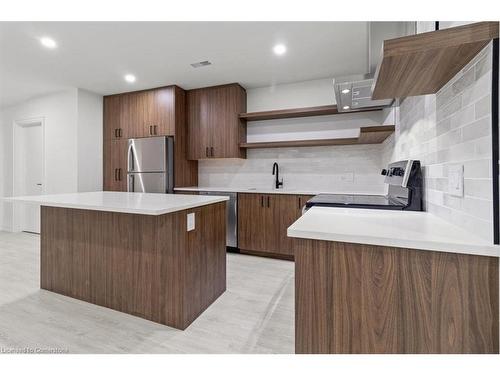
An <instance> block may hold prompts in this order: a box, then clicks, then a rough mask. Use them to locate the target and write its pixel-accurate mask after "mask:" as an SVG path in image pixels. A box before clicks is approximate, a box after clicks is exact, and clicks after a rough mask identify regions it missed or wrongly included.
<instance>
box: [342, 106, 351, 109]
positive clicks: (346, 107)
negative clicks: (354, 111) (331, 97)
mask: <svg viewBox="0 0 500 375" xmlns="http://www.w3.org/2000/svg"><path fill="white" fill-rule="evenodd" d="M349 108H351V107H349V106H348V105H345V106H343V107H342V109H349Z"/></svg>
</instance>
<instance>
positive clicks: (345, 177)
mask: <svg viewBox="0 0 500 375" xmlns="http://www.w3.org/2000/svg"><path fill="white" fill-rule="evenodd" d="M340 181H342V182H350V183H352V182H354V173H353V172H345V173H342V174H341V175H340Z"/></svg>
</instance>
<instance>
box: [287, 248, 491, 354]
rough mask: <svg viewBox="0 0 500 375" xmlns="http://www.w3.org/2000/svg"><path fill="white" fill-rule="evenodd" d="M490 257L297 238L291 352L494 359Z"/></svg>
mask: <svg viewBox="0 0 500 375" xmlns="http://www.w3.org/2000/svg"><path fill="white" fill-rule="evenodd" d="M498 286H499V285H498V258H494V257H485V256H476V255H463V254H455V253H443V252H433V251H424V250H412V249H402V248H391V247H381V246H372V245H360V244H351V243H341V242H329V241H316V240H303V239H297V241H296V242H295V351H296V353H498V352H499V347H498V339H499V336H498V329H499V326H498V321H499V316H498V312H499V310H498Z"/></svg>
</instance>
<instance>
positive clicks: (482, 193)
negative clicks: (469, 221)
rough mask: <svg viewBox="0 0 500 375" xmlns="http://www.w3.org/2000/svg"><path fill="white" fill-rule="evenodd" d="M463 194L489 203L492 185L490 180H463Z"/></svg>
mask: <svg viewBox="0 0 500 375" xmlns="http://www.w3.org/2000/svg"><path fill="white" fill-rule="evenodd" d="M464 194H465V195H466V196H469V197H475V198H482V199H487V200H490V201H491V199H492V198H491V197H492V183H491V179H489V178H484V179H470V178H466V179H465V180H464Z"/></svg>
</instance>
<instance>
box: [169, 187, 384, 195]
mask: <svg viewBox="0 0 500 375" xmlns="http://www.w3.org/2000/svg"><path fill="white" fill-rule="evenodd" d="M174 190H175V191H181V192H182V191H210V192H218V191H220V192H221V193H258V194H297V195H318V194H347V193H342V192H340V193H339V192H333V191H324V190H307V189H287V188H283V189H273V188H258V187H255V188H244V187H243V188H238V187H203V186H189V187H179V188H175V189H174ZM348 194H352V193H348ZM356 194H358V193H356ZM366 194H381V195H383V193H380V192H379V193H366ZM359 195H363V194H359Z"/></svg>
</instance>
